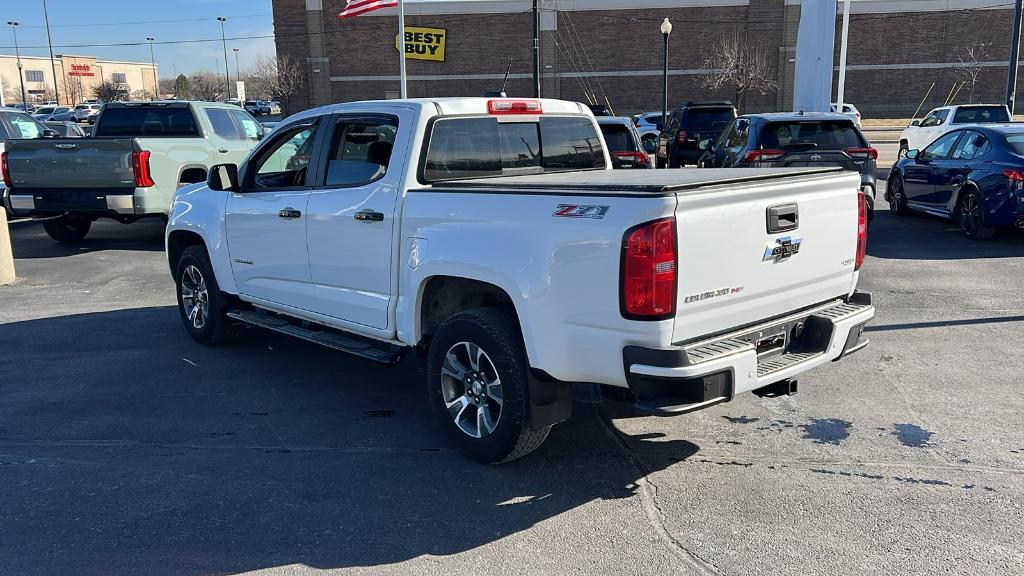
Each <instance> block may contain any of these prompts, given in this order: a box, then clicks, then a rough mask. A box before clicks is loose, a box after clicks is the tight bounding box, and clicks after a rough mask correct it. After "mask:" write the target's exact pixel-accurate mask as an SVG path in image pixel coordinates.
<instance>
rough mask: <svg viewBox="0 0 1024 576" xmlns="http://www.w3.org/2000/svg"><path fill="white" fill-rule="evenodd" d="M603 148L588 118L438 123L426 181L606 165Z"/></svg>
mask: <svg viewBox="0 0 1024 576" xmlns="http://www.w3.org/2000/svg"><path fill="white" fill-rule="evenodd" d="M604 167H605V161H604V148H603V146H602V145H601V137H600V136H598V133H597V130H596V129H595V128H594V123H593V121H592V120H591V119H590V118H587V117H584V116H545V117H542V118H541V119H540V121H539V122H538V121H530V122H502V123H499V122H498V120H497V118H494V117H492V116H483V117H473V118H450V119H444V118H443V119H440V120H438V121H437V122H435V123H434V127H433V129H432V131H431V134H430V141H429V143H428V147H427V156H426V159H425V161H424V165H423V178H424V179H425V180H427V181H437V180H454V179H460V178H479V177H484V176H502V175H510V174H536V173H538V172H561V171H567V170H570V171H571V170H591V169H595V168H604Z"/></svg>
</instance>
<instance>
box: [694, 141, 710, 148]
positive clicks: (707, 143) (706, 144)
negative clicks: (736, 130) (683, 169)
mask: <svg viewBox="0 0 1024 576" xmlns="http://www.w3.org/2000/svg"><path fill="white" fill-rule="evenodd" d="M697 147H698V148H700V149H701V150H711V148H712V146H711V140H701V141H700V143H699V144H697Z"/></svg>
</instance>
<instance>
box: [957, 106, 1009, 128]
mask: <svg viewBox="0 0 1024 576" xmlns="http://www.w3.org/2000/svg"><path fill="white" fill-rule="evenodd" d="M1009 121H1010V115H1009V114H1008V113H1007V112H1006V108H1004V107H1002V106H961V107H960V108H958V109H957V111H956V115H955V116H954V117H953V124H971V123H974V122H1009Z"/></svg>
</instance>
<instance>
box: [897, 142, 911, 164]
mask: <svg viewBox="0 0 1024 576" xmlns="http://www.w3.org/2000/svg"><path fill="white" fill-rule="evenodd" d="M908 150H910V145H909V144H907V141H906V140H900V150H899V152H897V153H896V158H897V159H901V158H906V157H907V151H908Z"/></svg>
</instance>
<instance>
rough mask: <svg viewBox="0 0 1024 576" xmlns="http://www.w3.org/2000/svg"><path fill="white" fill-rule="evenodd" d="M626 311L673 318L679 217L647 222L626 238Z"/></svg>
mask: <svg viewBox="0 0 1024 576" xmlns="http://www.w3.org/2000/svg"><path fill="white" fill-rule="evenodd" d="M621 306H622V315H623V316H624V317H626V318H629V319H632V320H663V319H665V318H671V317H672V315H673V314H674V313H675V309H676V219H675V218H665V219H662V220H654V221H653V222H647V223H646V224H641V225H639V226H636V227H634V228H631V229H629V230H627V231H626V235H625V236H624V237H623V241H622V303H621Z"/></svg>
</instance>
